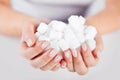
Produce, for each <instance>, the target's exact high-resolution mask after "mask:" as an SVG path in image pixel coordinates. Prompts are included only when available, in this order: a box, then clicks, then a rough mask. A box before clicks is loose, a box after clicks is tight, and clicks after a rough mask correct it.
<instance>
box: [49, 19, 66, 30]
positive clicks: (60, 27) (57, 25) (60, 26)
mask: <svg viewBox="0 0 120 80" xmlns="http://www.w3.org/2000/svg"><path fill="white" fill-rule="evenodd" d="M51 23H52V25H51V26H52V28H53V29H54V30H55V31H58V32H63V31H64V29H65V28H66V27H67V25H66V24H65V23H64V22H62V21H52V22H51Z"/></svg>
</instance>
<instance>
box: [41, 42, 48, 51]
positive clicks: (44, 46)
mask: <svg viewBox="0 0 120 80" xmlns="http://www.w3.org/2000/svg"><path fill="white" fill-rule="evenodd" d="M49 45H50V43H49V42H44V43H43V44H42V48H43V49H45V48H47V47H48V46H49Z"/></svg>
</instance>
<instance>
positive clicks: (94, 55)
mask: <svg viewBox="0 0 120 80" xmlns="http://www.w3.org/2000/svg"><path fill="white" fill-rule="evenodd" d="M95 40H96V48H95V49H94V50H93V51H91V50H90V48H89V46H88V45H87V44H83V45H82V46H81V48H79V49H76V50H74V51H72V50H68V51H65V52H64V59H65V61H66V63H67V68H68V70H69V71H71V72H77V73H78V74H79V75H85V74H86V73H87V72H88V69H89V68H90V67H93V66H95V65H96V64H97V63H98V60H99V57H98V55H99V52H101V51H102V48H103V42H102V38H101V36H100V34H97V36H96V38H95ZM74 54H77V56H76V57H74Z"/></svg>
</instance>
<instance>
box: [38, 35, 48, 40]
mask: <svg viewBox="0 0 120 80" xmlns="http://www.w3.org/2000/svg"><path fill="white" fill-rule="evenodd" d="M38 40H39V41H43V40H45V41H50V39H49V38H48V37H46V36H44V35H41V36H39V39H38Z"/></svg>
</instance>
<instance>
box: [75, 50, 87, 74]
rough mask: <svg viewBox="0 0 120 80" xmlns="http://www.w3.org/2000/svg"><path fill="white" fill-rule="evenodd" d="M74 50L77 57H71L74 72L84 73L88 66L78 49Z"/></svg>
mask: <svg viewBox="0 0 120 80" xmlns="http://www.w3.org/2000/svg"><path fill="white" fill-rule="evenodd" d="M76 52H77V55H78V57H76V58H73V63H74V68H75V72H77V73H78V74H79V75H85V74H86V73H87V72H88V68H87V67H86V65H85V63H84V61H83V59H82V56H81V53H80V50H79V49H76Z"/></svg>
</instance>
